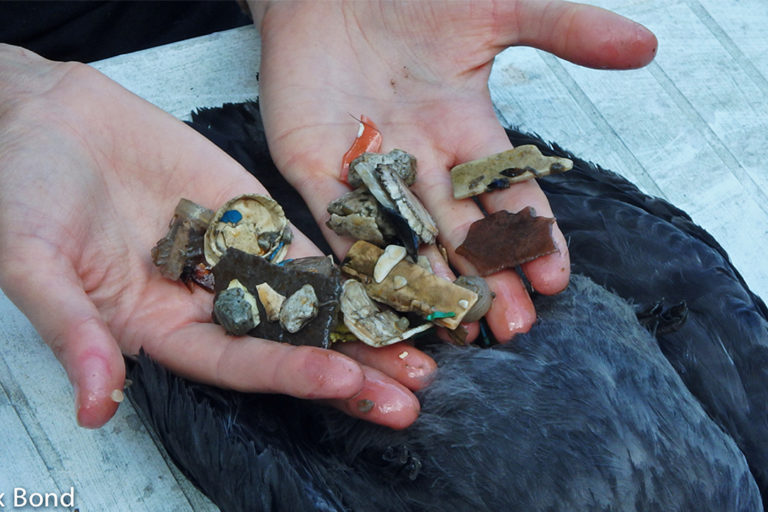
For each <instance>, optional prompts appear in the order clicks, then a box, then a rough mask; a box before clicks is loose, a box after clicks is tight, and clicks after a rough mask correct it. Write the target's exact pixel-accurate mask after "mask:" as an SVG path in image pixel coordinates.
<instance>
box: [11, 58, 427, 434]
mask: <svg viewBox="0 0 768 512" xmlns="http://www.w3.org/2000/svg"><path fill="white" fill-rule="evenodd" d="M250 192H253V193H265V190H264V189H263V187H262V186H261V185H260V184H259V183H258V182H257V181H256V180H255V179H254V178H253V177H252V176H250V175H249V174H248V173H247V172H245V171H244V170H243V169H242V168H241V167H240V166H239V165H238V164H237V163H236V162H235V161H234V160H232V159H231V158H229V157H228V156H227V155H226V154H224V153H223V152H221V151H220V150H219V149H218V148H216V147H215V146H214V145H213V144H211V143H210V142H209V141H207V140H206V139H204V138H203V137H202V136H200V135H199V134H197V133H196V132H195V131H194V130H192V129H191V128H189V127H187V126H185V125H184V124H183V123H181V122H179V121H177V120H176V119H174V118H173V117H171V116H169V115H167V114H165V113H164V112H162V111H160V110H159V109H157V108H155V107H153V106H152V105H150V104H148V103H146V102H145V101H143V100H141V99H139V98H138V97H136V96H134V95H133V94H131V93H129V92H128V91H126V90H124V89H123V88H122V87H120V86H118V85H117V84H115V83H114V82H112V81H110V80H109V79H107V78H106V77H104V76H103V75H101V74H100V73H98V72H97V71H95V70H94V69H92V68H90V67H89V66H85V65H82V64H73V63H56V62H51V61H47V60H45V59H42V58H40V57H38V56H37V55H35V54H33V53H31V52H28V51H25V50H22V49H21V48H15V47H12V46H8V45H0V247H2V252H3V258H2V259H1V260H0V286H1V287H2V288H3V290H4V291H5V292H6V294H7V295H8V297H9V298H10V299H11V300H12V301H14V302H15V303H16V305H17V306H18V307H19V308H20V309H21V310H22V311H23V312H24V313H25V314H26V315H27V317H28V318H29V319H30V321H31V322H32V324H33V325H34V326H35V328H36V329H37V330H38V332H39V333H40V335H41V337H42V338H43V339H44V340H45V341H46V342H47V343H48V344H49V345H50V346H51V348H52V349H53V351H54V353H55V354H56V356H57V357H58V358H59V360H60V361H61V363H62V365H63V366H64V368H65V369H66V371H67V373H68V375H69V378H70V380H71V382H72V384H73V386H74V388H75V395H76V398H75V400H76V408H77V418H78V421H79V423H80V424H81V425H84V426H88V427H97V426H100V425H102V424H103V423H105V422H106V421H107V420H108V419H109V418H110V417H111V416H112V415H113V414H114V412H115V410H116V408H117V403H115V401H114V400H112V399H111V398H110V395H111V394H112V392H113V391H114V390H122V389H123V386H124V378H125V368H124V364H123V359H122V355H121V351H122V353H125V354H136V353H138V351H139V349H140V347H143V348H144V350H145V351H146V352H147V353H148V354H149V355H150V356H151V357H153V358H154V359H156V360H157V361H159V362H160V363H161V364H163V365H165V366H167V367H168V368H170V369H172V370H174V371H175V372H177V373H179V374H181V375H184V376H187V377H189V378H192V379H195V380H198V381H203V382H207V383H210V384H214V385H217V386H221V387H226V388H232V389H237V390H243V391H252V392H275V393H285V394H290V395H293V396H296V397H300V398H316V399H324V400H329V401H331V403H332V404H333V405H335V406H336V407H338V408H340V409H342V410H344V411H347V412H348V413H349V414H352V415H356V416H361V417H364V418H365V419H368V420H370V421H374V422H378V423H382V424H385V425H389V426H392V427H404V426H406V425H408V424H410V423H411V422H412V421H413V420H414V419H415V418H416V416H417V414H418V409H419V405H418V401H417V399H416V398H415V396H414V395H413V394H412V393H411V391H410V389H417V388H419V387H421V386H423V385H425V384H426V381H427V379H428V378H429V375H430V373H431V372H432V370H434V367H435V365H434V362H433V361H432V360H431V359H430V358H429V357H427V356H426V355H424V354H422V353H420V352H419V351H417V350H415V349H410V348H409V350H408V352H409V355H408V357H407V358H406V360H404V361H403V360H400V359H399V357H398V353H399V352H401V350H398V349H397V348H396V347H393V348H389V349H387V350H383V351H376V350H374V349H372V348H366V347H360V346H352V347H349V348H347V351H349V352H350V355H351V357H354V358H355V359H356V360H357V361H356V360H353V359H352V358H351V357H348V356H345V355H342V354H340V353H338V352H335V351H329V350H324V349H320V348H316V347H294V346H290V345H286V344H281V343H275V342H270V341H265V340H260V339H256V338H250V337H246V338H235V337H232V336H226V335H225V334H224V331H223V329H222V328H221V327H219V326H216V325H214V324H212V323H211V308H212V295H211V294H209V293H207V292H205V291H202V290H200V289H196V290H195V291H194V292H192V293H190V292H189V291H188V290H187V288H186V287H184V286H183V285H181V284H180V283H175V282H172V281H169V280H167V279H165V278H163V277H162V276H161V275H160V273H159V271H158V270H157V269H156V268H154V266H153V265H152V262H151V259H150V249H151V248H152V247H153V245H154V244H155V242H156V241H157V240H158V239H159V238H160V237H162V236H163V235H164V234H165V232H166V231H167V223H168V220H169V219H170V216H171V215H172V213H173V209H174V207H175V205H176V203H177V202H178V200H179V198H181V197H187V198H189V199H191V200H193V201H195V202H197V203H199V204H202V205H205V206H207V207H210V208H217V207H218V206H219V205H221V204H223V203H224V202H225V201H226V200H228V199H229V198H231V197H233V196H235V195H239V194H242V193H250ZM294 235H295V236H294V242H293V243H292V244H291V246H290V250H289V257H297V256H308V255H316V254H319V251H318V250H317V249H316V248H315V247H314V245H313V244H312V243H311V242H310V241H309V240H308V239H307V238H306V237H304V236H303V235H302V234H301V233H299V232H297V231H296V230H294ZM363 398H366V399H369V400H372V401H373V402H374V403H375V404H376V406H377V407H374V409H373V410H371V411H370V412H368V413H363V412H361V411H359V410H358V408H357V405H356V404H357V403H358V402H359V400H361V399H363Z"/></svg>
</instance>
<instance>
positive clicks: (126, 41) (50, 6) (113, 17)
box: [0, 1, 251, 62]
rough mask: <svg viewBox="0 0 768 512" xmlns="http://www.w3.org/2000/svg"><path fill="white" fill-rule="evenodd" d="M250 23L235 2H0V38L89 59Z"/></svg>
mask: <svg viewBox="0 0 768 512" xmlns="http://www.w3.org/2000/svg"><path fill="white" fill-rule="evenodd" d="M250 22H251V20H250V18H249V17H248V16H247V15H246V14H245V13H243V11H242V10H241V9H240V7H239V6H238V5H237V3H236V2H234V1H208V2H188V1H179V2H171V1H166V2H157V1H146V2H136V1H119V2H117V1H112V2H93V1H87V2H71V1H69V2H36V1H26V2H19V1H12V2H6V1H3V2H0V42H3V43H8V44H12V45H16V46H21V47H24V48H27V49H28V50H32V51H34V52H36V53H38V54H40V55H42V56H43V57H46V58H49V59H53V60H76V61H80V62H93V61H96V60H101V59H106V58H107V57H112V56H115V55H120V54H123V53H130V52H134V51H138V50H143V49H146V48H151V47H153V46H159V45H162V44H167V43H171V42H174V41H180V40H183V39H189V38H191V37H196V36H202V35H205V34H210V33H212V32H217V31H220V30H227V29H230V28H234V27H239V26H242V25H247V24H249V23H250Z"/></svg>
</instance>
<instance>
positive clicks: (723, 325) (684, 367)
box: [129, 104, 768, 511]
mask: <svg viewBox="0 0 768 512" xmlns="http://www.w3.org/2000/svg"><path fill="white" fill-rule="evenodd" d="M193 126H196V127H197V128H198V129H199V130H200V131H202V132H203V133H204V134H206V135H208V136H210V137H211V138H212V140H214V142H217V143H219V144H220V145H222V146H223V147H225V149H227V150H228V151H229V152H230V153H232V154H233V156H235V158H237V159H238V160H240V162H241V163H243V164H244V165H245V167H246V168H248V169H251V170H252V172H254V173H255V174H256V175H257V177H258V178H259V179H261V180H263V181H264V182H265V186H266V187H267V188H268V189H269V190H270V191H271V192H272V193H273V195H275V196H276V198H277V199H278V201H279V202H281V203H282V204H297V203H295V202H289V201H288V200H285V199H282V197H283V196H284V195H287V196H290V194H291V193H293V194H295V192H293V191H292V189H290V187H288V185H287V184H282V183H278V182H274V181H273V180H276V179H278V178H277V176H279V174H278V173H276V172H274V168H273V167H271V166H272V164H271V162H270V161H269V158H268V153H267V150H266V143H265V140H264V139H263V128H261V126H260V119H259V117H258V109H257V108H256V107H255V105H253V104H244V105H231V106H226V107H225V108H224V109H213V110H210V111H205V112H201V113H199V114H198V115H197V117H196V118H195V119H194V120H193ZM510 137H511V140H512V142H513V144H515V145H520V144H523V143H531V142H533V143H536V144H537V145H539V146H540V148H541V149H542V152H545V153H548V154H556V155H560V156H567V157H569V158H571V159H572V160H574V170H572V171H570V172H569V173H568V174H566V175H562V176H555V177H551V178H545V179H543V180H542V181H541V184H542V188H544V190H545V192H546V193H547V194H548V196H549V200H550V202H551V204H552V207H553V209H554V211H555V214H556V216H557V219H558V223H559V225H560V226H561V229H562V230H563V232H564V233H565V235H566V238H567V239H568V240H569V244H570V245H569V248H570V251H571V259H572V263H573V271H574V274H575V275H574V277H573V280H572V283H571V285H570V286H569V288H568V290H566V291H565V292H563V293H562V294H560V295H557V296H554V297H543V296H540V297H535V303H536V307H537V312H538V314H539V321H538V323H537V324H536V326H535V327H534V328H533V329H532V330H531V331H530V332H529V333H528V334H525V335H521V336H518V337H517V338H516V339H515V341H514V342H513V343H511V344H508V345H503V346H501V345H500V346H495V347H493V348H490V349H482V348H478V347H463V348H457V347H453V346H445V345H441V344H438V343H435V344H429V345H428V346H426V347H425V350H426V351H428V352H429V353H430V354H432V356H433V357H434V358H435V359H436V360H437V361H438V364H439V366H440V370H439V371H438V374H437V378H436V380H435V381H434V382H433V383H432V384H431V385H430V386H429V387H427V388H426V389H425V390H423V391H421V392H419V398H420V401H421V403H422V412H421V416H420V417H419V419H418V420H417V422H416V423H415V424H414V425H413V426H412V427H410V428H408V429H406V430H404V431H399V432H395V431H391V430H388V429H386V428H384V427H380V426H376V425H372V424H368V423H366V422H362V421H359V420H355V419H352V418H349V417H347V416H345V415H343V414H342V413H340V412H338V411H335V410H331V409H327V408H324V407H321V406H318V405H316V404H313V403H310V402H306V401H300V400H296V399H292V398H290V397H285V396H276V395H253V394H241V393H235V392H231V391H224V390H218V389H214V388H211V387H208V386H204V385H200V384H196V383H191V382H188V381H185V380H183V379H180V378H178V377H176V376H173V375H171V374H170V373H169V372H167V371H166V370H165V369H163V368H161V367H159V366H158V365H156V364H154V363H153V362H151V361H150V360H148V359H146V358H140V359H139V361H138V362H137V363H136V364H134V365H133V367H132V369H131V372H130V378H131V379H132V380H133V381H134V384H133V386H131V388H130V389H129V393H130V396H131V398H132V399H133V401H134V403H136V404H137V406H138V408H139V409H140V410H141V411H142V412H143V414H144V416H145V418H146V419H147V421H148V423H149V424H150V425H152V426H153V428H154V429H155V430H156V431H157V433H158V435H159V436H160V438H161V439H162V441H163V443H164V445H165V446H166V448H167V449H168V451H169V453H170V454H171V455H172V456H173V457H174V459H175V460H176V461H177V463H178V464H179V465H180V467H181V468H182V469H183V470H184V471H185V473H187V474H188V475H189V476H190V478H191V479H192V480H193V481H194V482H195V483H196V484H197V485H199V486H200V487H201V489H203V491H204V492H205V493H206V494H208V495H209V496H210V497H211V499H212V500H213V501H214V502H215V503H217V504H218V505H219V506H220V507H221V508H222V509H223V510H363V511H366V510H377V511H379V510H382V511H389V510H391V511H400V510H403V511H405V510H414V511H422V510H446V509H448V510H450V509H455V510H525V511H530V510H657V509H658V510H717V511H722V510H763V507H764V505H765V501H764V500H765V497H766V496H768V475H767V474H766V471H768V421H767V420H768V410H767V409H766V407H767V405H766V404H768V390H767V389H766V386H765V383H766V382H768V311H767V310H766V307H765V305H764V303H763V302H762V301H761V300H760V299H759V298H757V297H756V296H754V295H753V294H751V292H749V290H748V288H747V287H746V286H745V284H744V282H743V280H742V279H741V277H740V276H739V274H738V272H737V271H736V270H735V269H734V268H733V267H732V265H731V264H730V262H729V261H728V259H727V255H726V254H725V253H724V251H723V250H722V249H721V248H720V247H719V245H718V244H717V243H716V242H715V241H714V240H713V239H712V238H711V237H710V236H709V235H708V234H707V233H706V232H704V231H703V230H701V229H700V228H698V227H697V226H695V225H694V224H693V223H692V222H691V221H690V219H689V218H688V216H687V215H685V214H684V213H683V212H682V211H680V210H678V209H677V208H675V207H674V206H672V205H669V204H668V203H666V202H664V201H661V200H658V199H655V198H650V197H648V196H645V195H643V194H642V193H640V192H639V191H638V190H637V189H636V188H635V187H634V186H632V185H631V184H629V183H628V182H626V181H625V180H623V179H622V178H620V177H618V176H616V175H614V174H612V173H609V172H607V171H603V170H602V169H600V168H598V167H597V166H593V165H591V164H588V163H587V162H584V161H582V160H580V159H578V158H574V157H573V155H568V154H567V153H566V152H564V151H563V150H562V149H560V148H558V147H556V146H555V147H549V146H548V145H546V144H543V143H542V142H541V141H538V140H537V139H535V138H532V137H529V136H526V135H523V134H520V133H517V132H510ZM253 139H256V140H257V142H259V143H258V144H254V143H253ZM301 204H303V203H301ZM287 214H288V216H289V218H291V220H292V221H293V222H294V223H296V224H297V225H299V226H300V228H301V229H302V230H305V232H307V233H308V234H310V236H313V238H314V239H315V241H316V242H319V241H322V238H319V237H318V236H319V233H318V232H317V231H313V230H312V228H314V229H315V230H316V229H317V228H316V226H315V224H314V220H312V218H311V216H309V214H308V212H306V211H295V212H290V211H289V212H287ZM302 223H304V224H306V226H305V225H302ZM638 233H646V234H648V236H644V237H640V236H638ZM630 248H631V250H630ZM583 276H586V277H583ZM608 290H610V291H608ZM715 299H716V300H715ZM628 301H629V302H631V303H632V304H633V305H634V308H633V307H632V306H630V305H629V303H628ZM682 303H684V304H685V305H686V308H685V310H686V311H687V317H685V318H682V317H681V315H671V318H672V319H671V320H670V315H667V316H666V317H665V316H664V314H663V313H664V312H665V311H668V310H670V309H671V308H673V306H675V305H678V304H682ZM656 304H661V307H660V308H657V309H658V310H659V315H658V316H659V318H658V319H657V322H656V323H655V325H656V327H659V326H662V327H665V328H656V329H655V336H654V335H652V334H651V333H649V332H648V331H647V330H646V329H644V328H643V327H642V326H641V324H640V322H638V320H637V316H636V314H637V312H638V310H644V311H653V308H652V306H654V305H656ZM761 493H762V496H763V497H762V498H761Z"/></svg>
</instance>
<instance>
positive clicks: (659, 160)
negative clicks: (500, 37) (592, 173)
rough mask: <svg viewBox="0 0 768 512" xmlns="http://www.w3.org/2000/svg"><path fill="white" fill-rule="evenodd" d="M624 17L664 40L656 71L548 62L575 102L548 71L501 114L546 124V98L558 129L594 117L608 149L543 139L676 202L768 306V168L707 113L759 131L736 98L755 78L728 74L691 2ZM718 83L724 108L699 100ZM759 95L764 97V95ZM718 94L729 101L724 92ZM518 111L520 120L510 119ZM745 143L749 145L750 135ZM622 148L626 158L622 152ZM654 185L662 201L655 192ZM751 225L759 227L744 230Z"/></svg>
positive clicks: (568, 138) (563, 137) (567, 136)
mask: <svg viewBox="0 0 768 512" xmlns="http://www.w3.org/2000/svg"><path fill="white" fill-rule="evenodd" d="M591 3H598V2H591ZM599 4H600V5H603V6H607V7H611V6H615V5H617V2H615V1H611V0H605V1H601V2H599ZM618 11H619V12H621V13H622V14H624V15H627V16H629V17H631V18H633V19H637V20H638V21H640V22H643V23H644V24H646V25H647V26H649V28H651V29H652V30H654V32H655V33H657V34H660V38H661V44H660V49H659V55H658V57H657V59H656V61H655V62H654V63H653V64H651V65H650V66H649V67H648V68H646V69H642V70H636V71H623V72H616V71H599V70H589V69H585V68H580V67H578V66H575V65H572V64H570V63H565V62H563V61H561V60H559V59H556V58H555V57H553V56H551V55H548V54H543V53H540V54H539V56H540V58H541V60H542V61H544V62H545V64H546V66H547V67H549V68H550V70H551V71H552V72H553V74H552V76H554V77H556V78H557V80H558V81H559V82H561V84H562V89H563V90H565V91H567V95H566V96H565V97H564V96H563V95H561V94H559V93H558V94H557V95H554V96H553V97H550V96H548V95H547V93H546V91H548V90H555V89H557V86H556V85H554V86H553V85H552V84H550V83H549V79H548V78H547V72H546V70H542V69H541V68H540V66H537V67H536V68H534V69H536V71H535V73H534V74H532V76H534V78H535V80H532V83H530V84H527V85H526V87H527V88H528V89H529V91H526V90H525V89H524V88H523V87H520V86H517V84H516V87H515V89H514V91H511V92H507V93H505V94H506V95H507V97H508V96H511V95H515V96H518V98H517V99H516V100H515V102H514V103H513V102H508V101H504V98H503V97H501V96H499V93H497V95H496V97H495V99H500V100H501V103H500V104H497V108H498V109H499V110H500V111H501V112H502V114H503V115H504V117H505V119H506V120H509V118H510V117H511V115H512V114H514V115H515V116H517V118H522V119H529V118H530V117H531V116H533V117H536V116H537V115H539V110H540V109H539V108H536V107H535V106H534V108H533V110H531V108H530V106H529V102H530V97H531V91H542V90H543V91H545V100H546V101H547V102H551V104H552V105H551V109H552V110H553V111H556V112H558V113H559V114H561V116H560V117H559V118H558V116H549V118H547V119H546V120H547V122H551V123H553V124H560V125H561V126H564V124H563V123H562V122H559V121H558V119H563V120H569V119H572V120H573V123H572V124H579V125H581V124H582V122H584V121H583V120H584V117H585V116H586V117H589V118H590V120H589V121H588V122H587V123H588V124H587V126H590V125H589V123H591V124H592V126H591V127H590V129H593V128H596V132H595V133H594V134H593V137H594V138H595V139H597V140H598V141H599V143H598V144H596V145H592V146H591V147H590V146H589V145H587V144H586V143H584V141H583V140H582V137H583V135H582V134H581V133H579V132H578V131H576V132H575V133H574V132H573V130H574V129H573V128H571V129H570V131H569V130H566V133H563V132H562V129H560V130H558V129H557V128H551V129H549V132H543V131H542V130H537V131H539V132H540V133H547V134H548V135H549V134H552V136H551V138H554V139H555V140H557V141H558V142H559V143H561V144H562V145H564V146H565V147H566V148H570V149H573V150H574V151H576V152H577V153H579V154H580V155H581V156H583V157H585V158H588V159H592V160H595V161H597V162H598V163H601V164H603V165H605V166H606V167H609V168H612V169H613V170H614V171H617V172H619V173H621V174H623V175H625V176H626V177H628V179H630V180H631V181H635V182H636V183H638V184H639V185H640V186H641V188H642V189H644V190H646V191H648V192H650V193H654V195H661V196H662V197H666V198H667V199H669V200H671V201H672V202H673V203H675V204H676V205H677V206H679V207H681V208H683V209H685V210H687V211H688V212H689V213H690V214H691V215H692V216H693V218H694V220H695V221H696V222H698V223H699V224H701V225H702V226H703V227H705V228H706V229H707V230H708V231H710V232H711V233H712V234H713V235H714V236H715V237H716V238H717V239H718V240H719V241H720V242H721V243H722V244H723V246H724V247H725V248H726V250H728V251H729V253H730V254H731V256H732V258H733V260H734V262H735V264H736V266H737V268H739V269H740V270H741V272H742V273H743V274H744V276H745V278H746V279H747V282H748V283H749V284H750V286H751V287H752V288H753V290H754V291H755V292H756V293H758V294H760V295H762V296H764V297H765V296H768V269H766V268H765V266H764V265H756V264H755V262H759V261H761V256H760V255H761V254H765V251H766V250H768V236H766V226H768V217H766V211H765V207H764V205H765V204H766V201H763V200H762V198H763V196H764V194H765V186H764V185H763V184H762V183H758V179H753V177H752V174H750V173H751V172H754V173H759V174H760V176H765V170H764V167H765V166H764V165H761V164H762V162H759V161H757V160H759V158H757V159H755V161H752V160H747V159H748V158H751V157H749V155H747V154H744V153H745V152H744V151H743V149H742V150H741V151H738V152H737V151H731V150H730V149H729V148H730V147H731V142H725V141H724V139H725V137H726V136H727V135H729V136H730V137H731V138H739V135H730V134H727V133H726V132H728V130H731V129H735V128H734V127H728V128H727V129H723V128H722V127H720V126H717V125H716V123H714V122H712V124H709V123H707V122H706V121H705V118H704V116H703V114H701V113H700V112H707V114H706V115H707V116H711V117H713V118H714V117H715V116H714V115H713V114H712V112H713V108H716V109H717V110H714V111H716V112H720V113H721V114H720V116H721V118H722V116H726V117H727V116H729V115H731V114H730V113H731V112H733V113H734V114H733V115H734V116H735V115H739V113H740V112H748V111H749V110H750V109H751V110H752V112H753V113H752V115H753V117H755V118H756V120H755V122H754V124H757V125H760V124H761V123H762V124H764V123H766V115H768V114H764V113H762V112H761V111H757V112H755V109H754V108H753V107H752V105H751V104H750V99H751V96H750V94H739V95H735V94H733V91H732V90H729V89H728V85H729V84H731V83H732V84H743V83H744V81H745V80H748V77H747V76H746V74H744V73H742V70H741V69H740V68H739V67H738V66H736V67H729V66H728V64H727V62H725V61H727V58H726V56H725V55H726V54H724V53H722V52H720V53H717V52H716V51H715V50H716V48H717V44H718V42H717V38H716V37H715V36H714V35H713V34H712V33H711V31H708V30H706V28H705V27H703V25H702V23H701V22H700V20H699V19H698V18H697V17H696V16H695V15H694V13H693V12H692V11H691V10H690V8H689V7H688V6H687V4H686V3H685V2H661V1H642V2H631V3H630V4H627V6H626V7H625V8H621V9H618ZM681 27H685V30H681ZM675 33H685V34H686V35H687V37H672V36H671V35H670V34H675ZM690 47H704V48H707V49H708V51H709V52H710V53H711V52H714V53H715V55H716V56H718V57H719V58H720V59H721V61H722V62H721V65H720V66H719V67H714V68H712V67H711V66H709V59H710V58H711V56H708V54H705V53H702V54H695V55H692V54H691V50H688V48H690ZM512 51H513V52H516V51H517V50H516V49H515V50H512ZM510 59H511V57H510ZM686 59H687V62H685V61H686ZM498 61H499V62H498V63H499V64H501V65H502V66H504V65H507V66H508V65H509V61H506V62H505V60H504V56H502V58H500V59H498ZM528 62H529V61H527V62H526V63H528ZM525 72H528V70H527V68H526V69H525ZM724 72H725V73H730V76H729V77H728V76H727V77H726V78H725V79H722V78H719V77H717V76H715V75H717V74H718V73H720V74H722V73H724ZM691 74H695V78H696V79H695V80H694V81H690V80H689V78H690V75H691ZM708 81H709V82H711V83H714V84H716V86H717V87H721V88H724V89H725V92H724V93H723V96H725V98H724V99H721V100H720V101H719V103H718V102H715V107H713V106H712V103H711V102H707V101H706V100H707V99H708V98H711V97H712V95H710V96H707V95H706V94H699V93H698V92H697V89H696V87H697V86H701V84H702V83H707V82H708ZM494 87H495V84H492V88H494ZM749 90H750V91H751V92H752V93H755V92H756V90H755V89H754V87H752V88H751V89H749ZM686 94H689V95H690V97H689V96H687V95H686ZM715 94H716V95H720V94H721V93H720V92H719V91H715ZM567 96H570V100H569V99H568V98H567ZM510 111H511V112H512V114H507V112H510ZM522 124H523V127H524V128H526V127H527V125H526V124H525V123H522ZM754 124H753V123H749V124H748V125H747V126H748V130H747V132H749V137H750V139H749V140H751V141H755V139H757V141H756V142H753V145H754V147H756V148H762V147H765V144H764V142H765V138H766V130H764V129H763V130H751V131H750V129H751V127H752V126H754ZM739 133H741V134H742V135H741V136H745V137H746V136H747V135H746V134H745V132H744V131H741V132H739ZM721 135H722V137H723V138H722V139H721ZM548 138H549V137H548ZM728 140H729V141H730V140H731V139H730V138H729V139H728ZM761 142H762V143H761ZM622 147H623V148H624V149H623V150H622V149H618V148H622ZM758 151H759V150H758ZM616 154H621V155H622V159H623V160H624V161H622V162H618V163H616V162H615V161H614V158H613V157H614V155H616ZM638 167H639V168H640V170H638ZM638 178H640V179H641V180H642V181H639V180H638ZM648 178H650V180H651V181H652V183H653V184H654V186H655V187H656V188H657V189H658V190H659V191H661V194H658V193H657V192H654V190H653V188H652V187H649V186H648V184H647V180H648ZM744 219H749V220H748V221H747V222H744Z"/></svg>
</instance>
